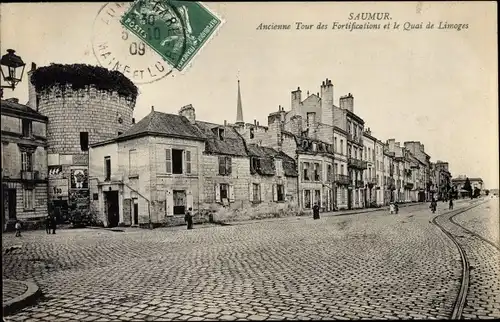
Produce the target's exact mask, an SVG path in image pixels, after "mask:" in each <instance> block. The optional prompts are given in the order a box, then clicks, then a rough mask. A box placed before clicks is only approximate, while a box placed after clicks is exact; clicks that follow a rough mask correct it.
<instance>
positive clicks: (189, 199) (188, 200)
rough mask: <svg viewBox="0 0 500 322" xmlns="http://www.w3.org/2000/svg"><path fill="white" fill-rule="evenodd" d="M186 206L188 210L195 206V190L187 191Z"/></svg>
mask: <svg viewBox="0 0 500 322" xmlns="http://www.w3.org/2000/svg"><path fill="white" fill-rule="evenodd" d="M186 206H187V209H186V210H188V209H189V208H193V192H192V191H191V190H188V191H186Z"/></svg>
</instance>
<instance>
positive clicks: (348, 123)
mask: <svg viewBox="0 0 500 322" xmlns="http://www.w3.org/2000/svg"><path fill="white" fill-rule="evenodd" d="M347 131H348V132H349V134H351V133H352V128H351V122H347Z"/></svg>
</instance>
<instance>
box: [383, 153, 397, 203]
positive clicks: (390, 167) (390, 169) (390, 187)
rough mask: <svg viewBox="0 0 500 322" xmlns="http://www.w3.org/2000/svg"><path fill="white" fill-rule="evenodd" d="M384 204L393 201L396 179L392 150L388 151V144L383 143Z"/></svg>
mask: <svg viewBox="0 0 500 322" xmlns="http://www.w3.org/2000/svg"><path fill="white" fill-rule="evenodd" d="M383 154H384V204H386V205H387V204H389V203H391V202H394V201H395V195H396V180H395V178H394V172H395V169H394V168H395V166H394V163H395V162H394V152H391V151H389V146H388V145H387V144H384V151H383Z"/></svg>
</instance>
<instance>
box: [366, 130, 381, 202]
mask: <svg viewBox="0 0 500 322" xmlns="http://www.w3.org/2000/svg"><path fill="white" fill-rule="evenodd" d="M371 134H372V132H371V130H370V128H367V129H366V130H364V131H363V160H364V161H366V162H367V169H366V170H365V171H364V176H363V179H364V181H365V190H366V191H365V197H366V199H365V205H366V206H367V207H369V206H375V205H376V204H377V188H378V189H380V187H379V186H378V180H377V168H376V153H375V149H376V142H377V139H376V138H375V137H373V136H372V135H371Z"/></svg>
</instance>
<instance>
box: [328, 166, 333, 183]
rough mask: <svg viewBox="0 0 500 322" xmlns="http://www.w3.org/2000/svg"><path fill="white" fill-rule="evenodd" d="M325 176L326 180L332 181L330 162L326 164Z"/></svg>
mask: <svg viewBox="0 0 500 322" xmlns="http://www.w3.org/2000/svg"><path fill="white" fill-rule="evenodd" d="M326 176H327V178H326V179H327V181H332V180H333V178H332V165H331V164H328V165H327V166H326Z"/></svg>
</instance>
